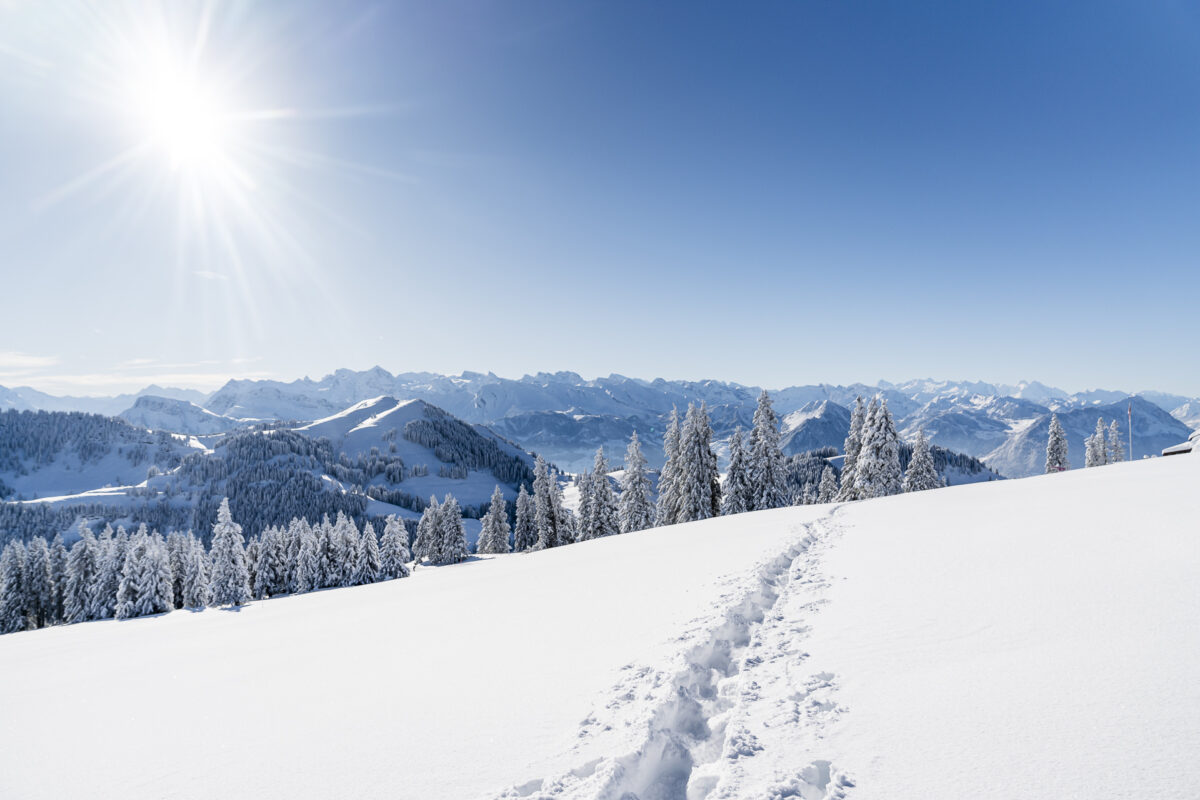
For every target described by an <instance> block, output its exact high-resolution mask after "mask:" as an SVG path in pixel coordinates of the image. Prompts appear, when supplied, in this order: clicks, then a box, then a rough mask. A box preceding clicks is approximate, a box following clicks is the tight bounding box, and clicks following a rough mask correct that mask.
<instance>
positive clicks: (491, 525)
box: [475, 485, 509, 554]
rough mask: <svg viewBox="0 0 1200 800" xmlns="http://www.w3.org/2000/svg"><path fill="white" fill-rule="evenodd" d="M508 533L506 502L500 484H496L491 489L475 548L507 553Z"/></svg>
mask: <svg viewBox="0 0 1200 800" xmlns="http://www.w3.org/2000/svg"><path fill="white" fill-rule="evenodd" d="M508 534H509V527H508V504H507V503H506V502H505V501H504V494H503V492H501V491H500V486H499V485H497V486H496V488H495V489H494V490H492V502H491V505H489V506H488V512H487V514H485V515H484V517H483V529H482V530H481V532H480V534H479V544H478V545H477V546H476V548H475V550H476V551H477V552H480V553H492V554H495V553H507V552H508Z"/></svg>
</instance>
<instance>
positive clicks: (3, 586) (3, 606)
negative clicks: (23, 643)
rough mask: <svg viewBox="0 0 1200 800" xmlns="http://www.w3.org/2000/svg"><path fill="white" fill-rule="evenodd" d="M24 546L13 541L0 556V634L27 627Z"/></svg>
mask: <svg viewBox="0 0 1200 800" xmlns="http://www.w3.org/2000/svg"><path fill="white" fill-rule="evenodd" d="M27 605H28V602H27V601H26V599H25V546H24V545H23V544H21V542H19V541H16V540H13V541H11V542H9V543H8V544H7V545H6V546H5V548H4V552H3V553H2V554H0V633H14V632H15V631H23V630H25V629H26V628H28V627H29V617H28V615H27V614H26V613H25V607H26V606H27Z"/></svg>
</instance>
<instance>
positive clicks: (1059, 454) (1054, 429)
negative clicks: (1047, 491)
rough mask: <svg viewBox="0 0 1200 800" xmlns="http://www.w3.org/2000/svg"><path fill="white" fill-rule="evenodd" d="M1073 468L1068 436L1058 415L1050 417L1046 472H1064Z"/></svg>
mask: <svg viewBox="0 0 1200 800" xmlns="http://www.w3.org/2000/svg"><path fill="white" fill-rule="evenodd" d="M1070 468H1071V462H1070V461H1069V460H1068V459H1067V434H1066V431H1064V430H1063V426H1062V423H1060V422H1059V421H1058V414H1051V415H1050V436H1049V437H1048V439H1047V440H1046V472H1047V473H1051V472H1064V471H1066V470H1068V469H1070Z"/></svg>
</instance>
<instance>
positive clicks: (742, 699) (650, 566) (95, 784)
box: [0, 458, 1200, 800]
mask: <svg viewBox="0 0 1200 800" xmlns="http://www.w3.org/2000/svg"><path fill="white" fill-rule="evenodd" d="M1198 478H1200V459H1188V458H1182V459H1179V458H1168V459H1150V460H1144V461H1137V462H1129V463H1124V464H1118V465H1112V466H1106V467H1100V468H1094V469H1089V470H1076V471H1072V472H1067V473H1063V474H1059V475H1050V476H1042V477H1037V478H1030V479H1026V480H1019V481H1002V482H995V483H987V484H976V485H971V486H961V487H953V488H950V489H942V490H935V491H929V492H923V493H919V494H914V495H904V496H899V497H892V498H884V499H880V500H872V501H866V502H862V503H856V504H852V505H848V506H832V505H826V506H804V507H797V508H785V509H778V510H775V511H766V512H758V513H754V514H745V515H740V516H736V517H725V518H721V519H716V520H706V521H702V522H697V523H690V524H687V525H679V526H673V527H669V528H660V529H656V530H652V531H645V532H640V533H636V534H627V535H622V536H614V537H609V538H604V539H599V540H594V541H590V542H585V543H581V544H577V545H571V546H568V547H563V548H556V549H553V550H549V551H545V552H539V553H531V554H517V555H508V556H499V557H495V558H490V559H487V558H485V559H473V560H471V561H469V562H467V563H465V564H461V565H456V566H452V567H441V568H418V569H417V570H416V572H415V574H414V576H413V577H412V578H408V579H403V580H399V581H393V582H389V583H382V584H374V585H370V586H363V587H356V588H350V589H336V590H328V591H324V592H317V593H313V594H309V595H302V596H298V597H287V598H280V599H274V600H268V601H263V602H255V603H252V604H250V605H249V606H247V607H245V608H243V609H242V610H240V611H238V612H231V611H223V610H214V609H210V610H208V611H205V612H203V613H198V614H193V613H188V612H173V613H171V614H167V615H165V616H161V617H153V618H143V619H136V620H128V621H124V622H113V621H106V622H95V623H87V624H84V625H75V626H70V627H60V628H52V629H46V630H41V631H34V632H28V633H17V634H10V635H6V636H2V637H0V665H3V674H4V676H5V680H4V681H3V682H2V683H0V708H3V709H4V713H3V714H2V715H0V752H3V753H4V754H5V763H4V769H2V770H0V796H3V797H22V798H56V797H65V796H70V797H109V796H122V797H126V798H152V797H154V798H156V797H164V796H170V797H180V798H190V797H197V798H199V797H205V798H207V797H234V796H237V797H260V798H322V797H337V796H347V797H349V796H354V797H367V798H374V797H379V798H382V797H389V798H392V797H394V798H430V797H447V798H472V797H480V798H482V797H489V798H497V797H532V798H612V799H613V800H616V799H617V798H621V797H625V798H627V800H629V798H632V797H639V798H641V800H650V798H673V799H674V798H678V799H679V800H683V798H685V797H686V798H689V799H691V800H694V799H695V798H701V797H706V798H708V799H709V800H718V798H759V797H777V798H783V797H795V798H806V800H811V798H819V797H842V796H846V797H850V798H876V797H878V798H908V797H912V798H916V797H920V798H935V799H936V798H946V799H947V800H950V799H951V798H953V799H954V800H959V799H960V798H965V797H971V798H979V797H985V798H986V797H996V798H1001V797H1004V798H1007V797H1012V796H1016V795H1020V796H1023V795H1033V796H1039V797H1120V796H1140V797H1154V798H1156V800H1158V799H1159V798H1192V797H1196V796H1200V762H1197V760H1196V759H1195V758H1194V755H1195V753H1196V752H1198V751H1200V724H1198V723H1197V720H1200V688H1197V687H1200V627H1198V626H1197V625H1196V624H1195V620H1196V618H1197V613H1198V612H1200V605H1198V602H1197V594H1196V590H1195V586H1196V580H1197V577H1198V576H1200V544H1198V540H1197V539H1196V538H1195V531H1194V529H1193V528H1192V527H1191V521H1192V520H1194V519H1196V518H1197V517H1198V516H1200V497H1197V495H1196V493H1195V492H1194V490H1193V487H1194V486H1195V484H1196V481H1197V479H1198ZM81 664H86V665H87V666H86V673H85V674H86V679H83V680H81V679H80V673H79V669H80V665H81ZM63 740H68V741H72V742H80V743H86V746H80V747H75V748H72V750H71V752H70V756H69V757H64V755H63V751H62V750H61V748H54V747H48V746H47V745H46V743H47V742H55V741H63Z"/></svg>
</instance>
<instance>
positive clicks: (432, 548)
mask: <svg viewBox="0 0 1200 800" xmlns="http://www.w3.org/2000/svg"><path fill="white" fill-rule="evenodd" d="M441 510H442V509H441V506H440V505H439V504H438V501H437V498H436V497H430V498H429V505H427V506H425V510H424V511H423V512H422V513H421V521H420V522H419V523H417V540H416V541H415V542H413V557H414V558H415V559H416V563H418V564H420V563H421V562H422V561H430V562H434V561H437V559H438V555H439V551H440V549H441V546H442V538H441V536H442V520H441Z"/></svg>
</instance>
